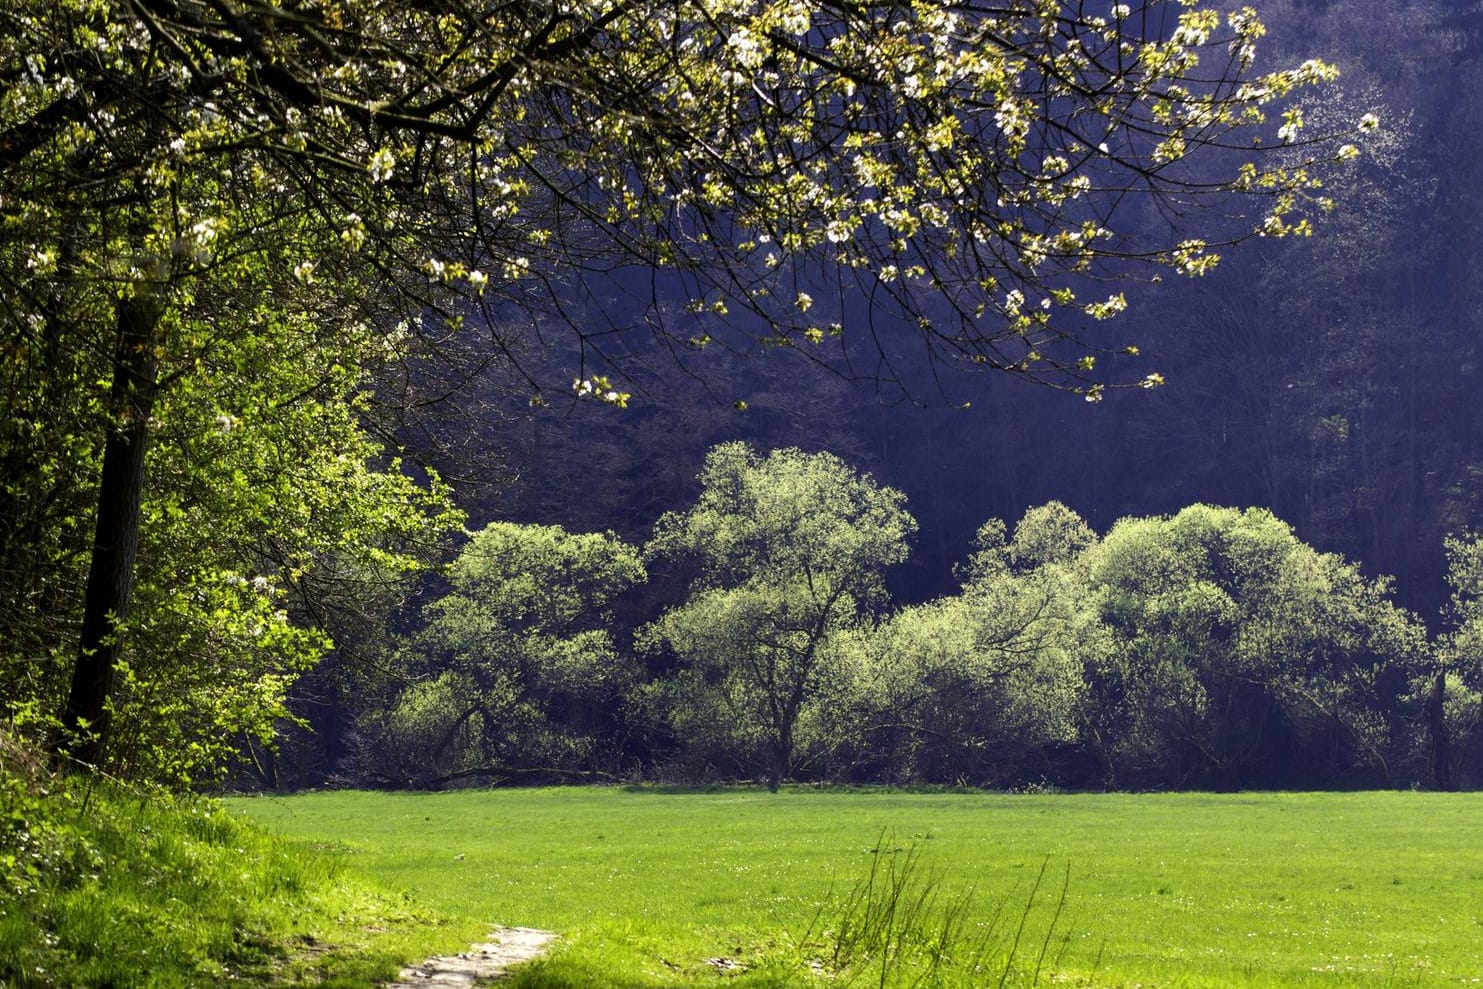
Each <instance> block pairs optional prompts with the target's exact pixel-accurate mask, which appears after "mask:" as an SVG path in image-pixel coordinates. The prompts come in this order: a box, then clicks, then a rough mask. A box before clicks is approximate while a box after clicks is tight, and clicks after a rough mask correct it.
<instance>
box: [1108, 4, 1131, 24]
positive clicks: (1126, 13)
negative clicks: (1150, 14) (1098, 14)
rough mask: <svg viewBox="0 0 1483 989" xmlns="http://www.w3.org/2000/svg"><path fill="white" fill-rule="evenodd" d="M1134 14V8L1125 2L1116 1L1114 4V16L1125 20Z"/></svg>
mask: <svg viewBox="0 0 1483 989" xmlns="http://www.w3.org/2000/svg"><path fill="white" fill-rule="evenodd" d="M1132 14H1133V8H1132V7H1129V6H1128V5H1127V4H1125V3H1115V4H1113V5H1112V16H1113V17H1114V18H1116V19H1117V20H1120V21H1121V20H1124V19H1126V18H1128V17H1131V16H1132Z"/></svg>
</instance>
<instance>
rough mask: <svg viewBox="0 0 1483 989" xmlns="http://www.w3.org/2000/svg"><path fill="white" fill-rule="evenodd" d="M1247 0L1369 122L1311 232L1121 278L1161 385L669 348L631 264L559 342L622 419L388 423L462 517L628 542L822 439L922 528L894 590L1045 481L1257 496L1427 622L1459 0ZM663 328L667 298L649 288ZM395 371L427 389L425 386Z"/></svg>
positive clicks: (1480, 213) (1462, 105) (1471, 470)
mask: <svg viewBox="0 0 1483 989" xmlns="http://www.w3.org/2000/svg"><path fill="white" fill-rule="evenodd" d="M1260 12H1261V15H1262V17H1263V19H1264V20H1265V21H1266V22H1267V24H1268V26H1269V36H1268V39H1267V42H1268V45H1269V48H1270V50H1271V51H1272V52H1273V54H1274V55H1275V56H1278V57H1287V56H1290V55H1292V54H1294V53H1316V54H1319V55H1321V56H1322V57H1324V58H1325V59H1328V60H1331V61H1334V62H1335V63H1337V64H1338V65H1339V66H1340V68H1341V70H1342V73H1343V75H1342V79H1341V83H1340V90H1341V93H1342V99H1341V100H1340V101H1339V102H1338V105H1334V106H1329V107H1328V108H1327V109H1325V110H1323V111H1322V112H1323V113H1327V114H1332V115H1335V116H1336V117H1337V116H1338V115H1341V114H1342V115H1348V116H1352V117H1357V116H1358V115H1359V114H1360V113H1363V112H1375V113H1377V114H1378V115H1379V116H1380V117H1381V119H1382V120H1383V121H1384V130H1385V133H1384V137H1383V139H1382V140H1381V141H1380V142H1379V144H1378V146H1377V149H1376V151H1375V153H1374V154H1373V155H1371V156H1370V158H1369V159H1368V160H1367V163H1366V164H1365V166H1364V167H1363V168H1362V169H1360V170H1358V171H1357V172H1355V173H1354V174H1353V175H1352V176H1351V177H1350V178H1349V179H1348V180H1346V181H1345V183H1344V185H1343V186H1342V187H1334V188H1331V189H1330V190H1329V192H1330V194H1331V195H1332V196H1333V197H1334V198H1335V199H1336V200H1337V202H1338V204H1339V205H1338V209H1337V210H1336V212H1335V213H1334V215H1333V216H1331V217H1330V218H1329V219H1328V221H1327V222H1326V223H1324V224H1323V226H1322V228H1321V229H1320V231H1319V235H1318V236H1315V237H1312V238H1287V239H1282V240H1273V241H1262V242H1257V243H1254V244H1250V245H1247V246H1246V248H1245V249H1243V250H1240V251H1233V252H1230V254H1229V255H1228V256H1226V257H1225V258H1223V260H1222V261H1221V263H1220V265H1219V266H1218V267H1217V268H1216V269H1215V270H1214V271H1213V272H1211V273H1210V274H1208V275H1206V276H1204V277H1202V278H1197V279H1182V278H1167V279H1164V280H1163V281H1161V282H1159V283H1156V284H1148V283H1145V284H1142V285H1136V284H1135V285H1133V286H1131V287H1130V288H1129V290H1128V299H1129V303H1130V306H1129V312H1128V313H1127V314H1126V315H1125V316H1123V317H1120V318H1119V320H1117V321H1114V322H1113V323H1111V324H1108V326H1109V328H1108V329H1107V330H1106V333H1107V334H1108V336H1107V339H1106V341H1105V342H1106V344H1107V346H1108V349H1109V351H1115V350H1118V349H1120V348H1121V347H1123V346H1124V345H1126V344H1128V343H1133V344H1136V345H1137V346H1138V347H1139V348H1140V350H1141V352H1142V356H1141V357H1140V358H1138V359H1137V361H1136V362H1134V363H1132V364H1129V365H1127V367H1126V374H1127V375H1128V379H1129V380H1137V378H1140V377H1141V376H1142V375H1143V374H1144V373H1147V372H1148V371H1155V370H1156V371H1158V372H1159V373H1161V374H1163V376H1164V377H1165V379H1166V381H1167V384H1166V385H1165V386H1164V387H1162V388H1159V389H1156V390H1152V391H1145V390H1142V389H1131V390H1128V391H1124V392H1111V393H1109V395H1108V397H1107V399H1106V400H1105V401H1103V402H1101V403H1098V404H1090V403H1087V402H1084V401H1083V400H1081V399H1080V398H1079V397H1077V396H1075V395H1071V394H1068V393H1065V392H1062V391H1057V390H1055V389H1051V388H1045V387H1043V386H1039V385H1036V384H1034V383H1030V382H1024V381H1017V380H1014V379H1013V378H1007V377H1005V376H1003V375H999V374H974V373H972V371H971V370H967V369H963V368H960V367H957V366H954V365H952V364H951V363H950V362H947V363H945V362H943V361H939V360H936V359H934V357H933V355H930V354H926V353H923V352H921V351H920V350H916V349H912V350H909V351H902V352H899V353H890V354H886V355H881V354H878V353H876V352H874V351H873V350H872V346H873V344H872V342H870V341H866V342H864V343H863V344H857V346H858V347H859V351H860V352H859V353H857V354H853V355H849V354H847V355H846V358H847V359H848V360H849V365H848V367H849V371H850V372H851V373H853V376H854V377H855V378H856V379H857V380H853V381H850V380H846V377H848V376H849V375H848V374H847V375H846V376H843V377H832V376H830V375H828V374H825V375H821V374H819V368H817V367H816V366H814V364H813V362H811V361H810V360H808V359H807V356H806V355H801V354H799V353H796V352H767V351H737V352H726V351H725V349H724V345H723V346H713V347H711V348H708V349H707V350H706V351H705V352H704V353H702V354H689V353H683V354H679V355H676V354H674V353H672V352H670V351H669V350H660V349H658V348H654V347H652V346H650V345H647V344H645V343H643V342H642V341H644V340H647V339H648V338H649V335H648V333H647V332H646V329H645V326H644V323H645V321H646V320H652V319H654V318H656V316H655V311H656V310H655V307H654V306H652V305H650V304H649V303H650V301H651V295H652V292H651V290H652V288H653V286H652V285H651V284H650V283H649V282H648V280H647V279H643V280H642V284H623V283H616V284H603V283H588V284H586V285H585V286H584V287H583V291H582V292H581V293H580V298H579V299H578V300H576V302H574V309H573V312H575V313H577V314H578V316H577V319H578V320H579V322H580V321H586V322H587V323H588V325H589V326H594V325H596V324H601V325H602V326H603V327H606V328H607V329H606V335H603V334H601V333H599V335H598V336H597V337H596V338H595V340H594V341H593V342H594V344H595V347H594V348H591V349H589V351H588V352H587V353H586V354H583V355H581V357H582V358H583V359H584V360H585V362H586V363H587V365H588V366H589V367H593V368H596V369H603V368H605V367H608V366H612V367H615V368H617V369H621V370H622V371H624V372H625V373H626V374H627V376H628V378H629V380H630V381H631V382H632V384H631V385H629V386H626V387H632V388H633V390H634V392H635V395H634V400H633V402H632V405H631V407H630V408H628V409H626V410H620V409H614V408H610V407H602V406H595V405H593V404H590V403H578V402H575V401H563V400H562V398H561V397H560V396H557V397H556V398H555V399H554V400H552V401H551V402H550V404H549V405H548V406H547V407H545V408H540V409H530V408H529V407H527V406H526V405H525V403H524V402H523V400H522V401H515V402H511V401H510V400H509V399H507V398H497V397H495V396H498V395H507V394H509V393H511V392H513V393H515V394H517V395H523V394H525V392H523V391H522V390H521V387H520V385H521V382H520V380H519V379H518V378H517V377H514V376H513V372H510V371H509V370H508V369H506V370H505V371H502V372H499V373H497V374H486V375H485V376H483V377H482V378H478V379H476V384H475V387H474V388H472V389H471V390H468V391H465V392H463V393H461V394H458V395H455V396H453V397H451V398H446V399H443V400H439V401H430V404H428V405H426V406H425V407H424V408H423V410H422V413H423V415H424V416H427V417H430V418H431V419H434V420H436V422H435V423H434V424H433V425H430V426H429V425H427V424H425V423H424V424H423V425H422V426H420V427H419V426H418V425H417V424H409V425H408V431H407V433H406V435H405V437H404V438H406V439H415V440H417V441H418V443H419V444H420V445H422V446H424V447H426V448H429V449H435V450H436V451H437V452H436V453H434V454H433V456H432V459H433V461H434V462H435V463H437V465H438V466H439V467H440V468H441V469H442V470H443V472H444V473H445V475H446V476H447V477H448V478H450V479H451V480H453V481H454V482H455V483H456V484H457V485H458V486H459V488H460V490H461V492H462V495H463V502H464V504H465V506H466V507H467V508H468V509H469V512H470V517H471V524H473V525H475V526H477V525H478V524H481V523H482V522H485V521H489V520H492V519H513V520H520V521H533V522H550V523H559V524H561V525H564V526H566V527H567V528H568V529H571V530H575V531H589V530H606V529H612V530H614V531H616V532H617V533H619V534H620V535H623V536H624V537H626V538H628V539H630V540H635V541H641V540H642V539H644V538H645V537H646V535H647V532H648V527H649V526H650V525H651V524H652V522H653V521H654V519H655V518H657V517H658V515H659V514H660V513H661V512H663V511H664V510H666V509H671V508H674V507H676V506H677V505H679V504H682V503H684V502H685V501H686V500H687V499H688V498H689V497H691V496H692V495H693V494H694V491H695V474H696V472H697V471H698V469H699V467H700V464H701V461H702V459H703V457H704V454H705V451H706V450H707V449H709V448H710V447H711V446H713V445H714V444H715V443H717V442H720V441H723V440H728V439H746V440H749V441H751V442H752V443H753V444H754V445H756V446H758V447H760V448H763V449H766V448H770V447H775V446H781V445H795V446H800V447H803V448H805V449H827V450H830V451H833V452H835V453H837V454H839V455H841V456H843V457H845V458H846V459H848V460H849V461H850V462H852V463H853V464H855V465H857V466H858V467H860V468H861V469H863V470H867V471H870V472H871V473H873V474H874V475H875V476H876V477H877V478H878V479H879V480H880V481H881V482H882V483H885V484H889V485H892V486H894V487H898V488H900V489H901V490H903V491H905V492H906V494H907V495H908V497H909V501H910V506H911V509H912V512H913V514H914V515H915V516H916V517H917V519H918V521H919V522H920V525H921V532H920V534H919V536H918V538H917V541H916V546H915V551H914V554H913V558H912V561H911V562H910V563H909V564H907V565H906V566H905V567H903V568H901V569H900V570H898V571H897V572H896V573H895V574H894V576H893V577H892V585H893V591H894V593H895V596H896V597H897V598H898V599H899V600H904V601H914V600H924V599H927V598H929V597H932V596H933V595H936V594H939V593H943V592H945V591H946V590H948V589H950V587H951V586H952V568H953V566H954V565H955V564H956V563H958V562H959V561H961V560H962V559H963V557H964V555H965V554H966V553H967V552H968V548H969V543H970V541H971V538H972V535H973V533H974V531H975V530H976V529H977V527H978V526H979V525H980V524H981V523H982V522H983V520H984V519H985V518H988V517H991V516H992V517H1002V518H1007V519H1013V518H1018V517H1019V516H1020V514H1022V513H1023V511H1024V510H1025V509H1026V508H1027V507H1030V506H1033V505H1038V504H1042V503H1044V502H1046V501H1048V500H1051V499H1057V500H1060V501H1062V502H1064V503H1066V504H1067V505H1069V506H1070V507H1072V508H1073V509H1075V510H1076V511H1077V512H1078V513H1080V514H1081V515H1082V516H1083V517H1084V518H1085V519H1087V521H1088V522H1089V523H1090V524H1091V525H1092V526H1093V527H1094V528H1096V529H1098V530H1099V531H1104V530H1105V529H1106V528H1107V527H1108V526H1110V525H1111V523H1112V522H1114V521H1115V520H1116V519H1118V518H1120V517H1122V516H1125V515H1148V514H1158V513H1165V512H1172V511H1175V510H1177V509H1179V508H1180V507H1183V506H1185V505H1189V504H1192V503H1196V502H1206V503H1211V504H1221V505H1233V506H1263V507H1266V508H1270V509H1271V510H1272V511H1273V512H1274V513H1275V514H1276V515H1277V516H1279V517H1280V518H1282V519H1284V520H1286V521H1288V522H1289V523H1291V524H1292V525H1293V526H1294V528H1295V529H1296V531H1297V534H1298V536H1299V537H1300V538H1301V539H1303V540H1304V541H1306V542H1308V543H1310V544H1312V545H1314V546H1316V547H1318V548H1320V549H1322V550H1325V551H1331V552H1339V553H1343V554H1344V555H1345V556H1347V557H1349V558H1350V559H1352V560H1355V561H1358V562H1360V563H1361V564H1362V565H1363V567H1364V568H1365V569H1366V571H1367V572H1369V573H1372V574H1390V575H1392V576H1393V577H1394V578H1395V580H1396V588H1395V589H1396V596H1397V600H1398V602H1399V603H1401V604H1403V605H1404V606H1407V607H1409V608H1412V609H1414V610H1416V611H1417V612H1418V613H1419V614H1420V615H1422V616H1423V617H1424V618H1426V619H1427V620H1429V621H1431V620H1434V619H1435V618H1436V616H1437V614H1438V609H1439V608H1440V607H1441V606H1442V605H1443V603H1444V602H1445V600H1446V596H1447V590H1446V587H1445V584H1444V580H1443V575H1444V572H1445V559H1444V556H1443V549H1442V542H1443V538H1444V536H1445V535H1447V534H1448V533H1455V532H1460V531H1462V530H1465V529H1468V528H1469V527H1470V526H1473V525H1476V524H1477V523H1476V520H1477V519H1479V518H1480V517H1483V515H1480V507H1483V506H1480V498H1483V487H1480V481H1483V428H1480V426H1483V421H1480V420H1483V406H1480V403H1479V401H1478V396H1479V395H1480V393H1483V362H1480V353H1479V334H1478V327H1479V325H1480V321H1483V284H1480V280H1479V277H1478V272H1479V271H1480V269H1483V265H1480V261H1483V258H1480V253H1483V4H1479V3H1476V2H1455V3H1441V2H1434V0H1420V2H1402V3H1391V4H1373V3H1367V2H1361V0H1337V2H1325V0H1306V2H1303V0H1278V2H1264V3H1262V4H1261V5H1260ZM1312 112H1318V111H1312ZM659 294H660V295H661V296H662V295H663V289H662V287H661V288H660V290H659ZM845 304H848V302H846V303H845ZM676 309H678V307H676ZM659 318H668V319H674V320H684V319H690V318H693V317H688V316H686V315H684V314H683V313H680V312H678V311H676V312H674V313H666V312H664V311H663V309H662V306H661V307H660V315H659ZM889 335H890V334H888V333H883V334H882V337H883V338H885V337H889ZM904 336H910V334H904ZM534 349H535V348H532V352H534ZM599 351H601V352H599ZM559 356H560V358H561V359H570V358H571V357H573V356H574V355H573V354H570V353H566V354H561V355H559ZM883 357H884V358H886V359H889V363H884V362H883ZM546 360H548V361H549V360H551V357H550V356H549V354H548V356H547V358H546ZM526 370H528V371H530V372H532V374H533V375H535V376H539V373H540V371H541V370H542V368H541V367H539V366H533V367H531V368H527V369H526ZM1135 372H1136V373H1135ZM441 381H442V379H441V378H439V383H441ZM414 384H415V386H416V387H418V388H421V389H422V390H423V391H424V392H425V393H426V395H427V396H428V397H429V399H430V400H431V399H435V398H439V397H440V388H439V384H438V383H432V382H427V381H423V382H416V383H414ZM548 398H549V395H548ZM738 401H743V402H745V403H746V409H745V411H739V410H738V409H737V408H736V407H735V405H734V403H736V402H738ZM965 404H966V405H967V407H964V406H965ZM470 423H472V424H473V425H474V427H475V428H474V429H473V430H472V431H471V435H465V433H466V431H467V427H468V425H469V424H470ZM455 437H457V440H456V441H455V440H454V438H455ZM429 439H441V441H442V442H441V443H438V444H429V443H428V442H427V441H428V440H429Z"/></svg>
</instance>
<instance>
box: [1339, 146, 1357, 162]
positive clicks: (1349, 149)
mask: <svg viewBox="0 0 1483 989" xmlns="http://www.w3.org/2000/svg"><path fill="white" fill-rule="evenodd" d="M1358 157H1359V148H1357V147H1355V146H1354V145H1352V144H1346V145H1344V146H1343V147H1341V148H1340V149H1339V150H1338V151H1336V152H1334V160H1335V161H1353V160H1354V159H1356V158H1358Z"/></svg>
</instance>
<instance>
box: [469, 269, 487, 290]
mask: <svg viewBox="0 0 1483 989" xmlns="http://www.w3.org/2000/svg"><path fill="white" fill-rule="evenodd" d="M469 284H470V285H472V286H473V287H474V288H475V289H476V290H477V291H480V292H482V291H484V286H485V285H488V284H489V276H488V275H486V274H484V272H482V271H480V270H479V269H478V268H475V269H474V270H473V271H471V272H469Z"/></svg>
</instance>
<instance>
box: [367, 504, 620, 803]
mask: <svg viewBox="0 0 1483 989" xmlns="http://www.w3.org/2000/svg"><path fill="white" fill-rule="evenodd" d="M447 577H448V592H447V593H446V594H444V595H442V596H441V597H438V598H437V599H435V600H433V601H432V602H431V603H429V604H428V605H427V606H426V607H425V608H424V611H423V614H424V619H425V625H424V627H423V628H422V630H421V631H420V632H418V633H417V634H416V635H414V636H412V637H411V638H410V639H409V640H408V641H407V642H406V644H405V647H404V656H403V663H404V664H405V666H406V667H407V672H408V673H409V674H411V675H412V676H413V677H416V678H417V679H414V680H413V682H411V683H410V684H408V686H407V687H406V689H405V690H403V691H402V692H401V693H400V694H399V695H397V696H396V697H395V698H393V699H392V701H391V703H390V704H389V706H388V707H387V708H386V709H384V710H379V711H375V710H373V711H371V712H370V713H369V714H368V715H366V716H365V717H364V718H363V719H362V725H361V732H362V735H363V736H364V737H363V739H362V746H361V755H360V765H359V766H357V767H356V769H355V770H354V771H355V772H356V773H357V774H358V775H359V776H360V777H361V778H362V779H367V780H374V781H376V782H379V783H392V784H398V785H409V784H410V785H419V786H427V785H430V784H432V783H435V782H440V781H446V780H449V779H454V778H460V777H468V776H470V775H473V774H480V773H482V774H485V775H500V774H504V773H507V772H510V771H511V770H517V769H520V768H527V767H535V768H543V767H544V768H554V769H559V768H563V767H566V766H572V765H580V764H582V762H583V760H584V759H586V758H590V757H591V755H592V752H591V750H592V748H593V746H594V744H595V742H596V741H597V739H596V738H595V737H594V736H595V735H596V734H597V733H598V732H600V731H601V730H602V728H603V725H604V720H605V719H606V718H608V717H610V716H611V713H612V712H611V710H610V708H611V707H612V706H613V705H614V704H615V703H616V702H617V701H618V700H619V699H620V698H621V697H622V695H623V693H624V690H625V688H626V687H627V686H628V685H629V683H630V681H631V680H632V678H633V672H632V671H631V670H629V669H626V668H625V665H624V662H623V659H622V658H621V657H620V656H619V654H618V652H617V649H616V646H615V643H614V641H613V636H612V633H611V632H610V631H609V629H608V625H609V623H610V622H611V616H610V615H609V614H608V609H609V608H610V607H611V605H612V602H613V600H614V598H616V597H617V596H618V595H620V594H622V593H623V592H624V591H625V590H626V589H627V588H629V587H630V586H631V585H633V584H635V583H638V582H640V581H642V580H643V579H644V568H643V565H642V564H641V563H640V562H639V558H638V553H637V551H636V550H634V549H633V548H632V547H630V546H628V545H627V544H625V543H624V542H623V541H622V540H620V539H618V538H617V537H616V536H614V535H612V534H611V533H607V534H601V533H588V534H573V533H568V532H566V531H565V530H563V529H562V528H560V527H559V526H538V525H518V524H515V523H511V522H493V523H490V524H489V525H488V526H486V527H485V528H483V529H482V530H480V531H479V532H477V533H475V534H474V535H473V536H472V538H470V540H469V542H468V544H467V545H466V546H465V547H464V548H463V550H462V552H461V553H460V554H459V556H458V559H457V560H455V561H454V562H453V564H452V565H451V566H450V567H449V569H448V574H447Z"/></svg>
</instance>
